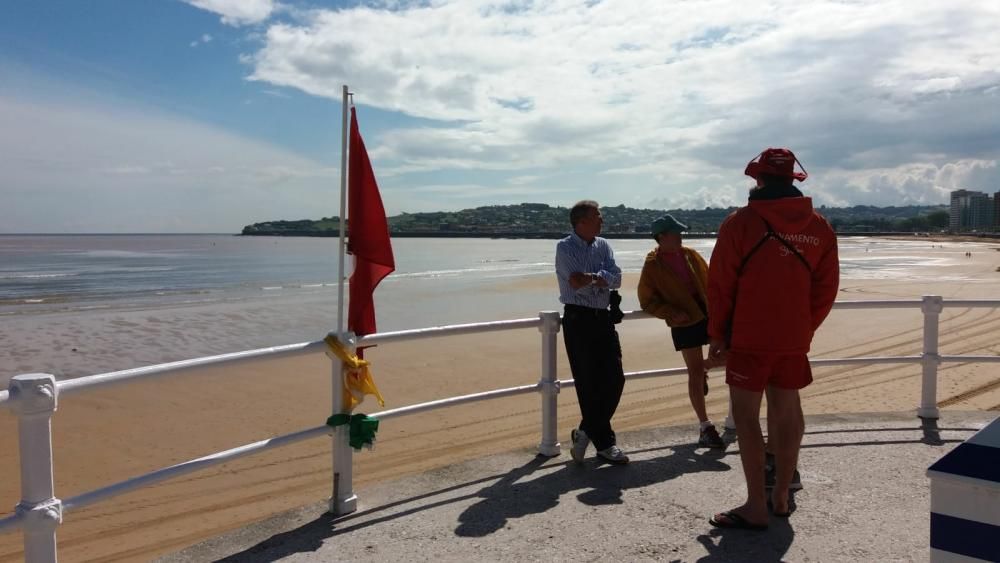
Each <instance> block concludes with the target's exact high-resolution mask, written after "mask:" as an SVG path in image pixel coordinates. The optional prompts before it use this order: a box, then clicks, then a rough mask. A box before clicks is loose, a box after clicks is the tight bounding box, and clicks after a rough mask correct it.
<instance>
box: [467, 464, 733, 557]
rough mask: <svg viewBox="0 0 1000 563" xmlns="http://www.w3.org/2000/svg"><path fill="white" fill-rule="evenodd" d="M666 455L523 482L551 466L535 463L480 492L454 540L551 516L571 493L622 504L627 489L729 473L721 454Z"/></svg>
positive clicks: (573, 467)
mask: <svg viewBox="0 0 1000 563" xmlns="http://www.w3.org/2000/svg"><path fill="white" fill-rule="evenodd" d="M663 449H669V450H671V452H670V454H668V455H665V456H661V457H656V458H653V459H644V460H640V461H633V462H632V463H630V464H628V465H625V466H615V465H609V464H603V463H601V462H599V461H597V460H596V459H589V460H587V462H586V463H585V464H584V466H582V467H581V466H579V465H577V464H575V463H574V462H567V463H565V464H564V465H563V466H562V467H561V468H560V469H558V470H557V471H554V472H550V473H546V474H544V475H542V476H541V477H538V478H536V479H531V480H525V481H522V479H524V478H526V477H528V476H530V475H531V474H532V473H534V472H535V471H537V470H538V469H539V468H540V467H541V466H542V465H543V464H544V463H545V462H546V461H547V459H546V458H544V457H541V456H539V457H536V458H534V459H533V460H531V461H529V462H528V463H526V464H525V465H523V466H521V467H519V468H517V469H514V470H513V471H510V472H509V473H507V474H506V475H504V476H503V477H501V478H500V480H499V481H497V482H495V483H493V484H491V485H489V486H487V487H484V488H483V489H482V490H480V491H479V493H478V496H480V497H482V499H483V500H481V501H479V502H477V503H476V504H474V505H472V506H470V507H469V508H467V509H466V510H465V511H464V512H462V514H460V515H459V517H458V521H459V525H458V527H457V528H456V529H455V535H458V536H464V537H483V536H486V535H489V534H492V533H494V532H496V531H497V530H500V529H502V528H503V527H504V526H505V525H506V524H507V521H508V520H509V519H511V518H519V517H522V516H526V515H528V514H538V513H541V512H545V511H546V510H549V509H550V508H552V507H554V506H556V505H557V504H559V499H560V498H561V497H562V496H563V495H564V494H566V493H570V492H572V491H578V490H579V491H581V492H580V494H578V495H577V499H578V500H579V501H580V502H582V503H584V504H588V505H591V506H596V505H604V504H621V503H622V492H623V491H624V490H626V489H633V488H639V487H645V486H648V485H652V484H654V483H660V482H663V481H669V480H670V479H674V478H676V477H678V476H680V475H683V474H685V473H696V472H701V471H728V470H730V469H731V467H730V466H729V465H728V464H726V463H723V462H722V461H721V458H722V457H723V456H725V452H723V451H719V450H707V451H702V452H699V451H698V448H697V447H696V446H693V445H682V446H674V447H670V448H663ZM647 451H648V450H647Z"/></svg>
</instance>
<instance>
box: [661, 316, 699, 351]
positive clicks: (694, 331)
mask: <svg viewBox="0 0 1000 563" xmlns="http://www.w3.org/2000/svg"><path fill="white" fill-rule="evenodd" d="M670 336H671V337H672V338H673V339H674V350H677V351H678V352H679V351H681V350H684V349H687V348H698V347H700V346H704V345H706V344H708V319H707V318H704V319H702V320H700V321H698V322H697V323H695V324H693V325H691V326H681V327H671V329H670Z"/></svg>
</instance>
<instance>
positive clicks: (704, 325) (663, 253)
mask: <svg viewBox="0 0 1000 563" xmlns="http://www.w3.org/2000/svg"><path fill="white" fill-rule="evenodd" d="M686 230H687V225H685V224H683V223H681V222H680V221H678V220H677V219H674V217H673V216H671V215H669V214H668V215H664V216H663V217H660V218H659V219H657V220H655V221H653V224H652V226H651V228H650V232H651V234H652V235H653V239H654V240H655V241H656V243H657V247H656V248H655V249H653V250H652V251H650V252H649V254H647V255H646V261H645V263H644V264H643V265H642V274H641V275H640V276H639V290H638V292H639V306H640V307H642V310H643V311H646V312H647V313H649V314H651V315H653V316H654V317H657V318H660V319H663V320H665V321H666V322H667V325H668V326H670V336H671V339H672V340H673V342H674V350H677V351H678V352H680V353H681V356H682V357H683V358H684V365H685V366H686V367H687V371H688V398H689V399H690V400H691V406H692V407H693V408H694V412H695V414H696V415H697V416H698V422H699V423H700V424H701V426H700V428H699V435H698V445H701V446H708V447H710V448H725V447H726V443H725V442H723V441H722V437H721V436H719V431H718V430H716V429H715V425H714V424H713V423H712V421H711V420H709V418H708V413H707V412H706V410H705V396H706V395H708V369H709V368H710V367H711V365H710V363H708V362H706V361H705V356H704V350H703V346H705V345H706V344H708V305H707V302H708V297H707V296H706V292H707V290H708V264H706V263H705V259H704V258H702V257H701V255H700V254H698V252H696V251H695V250H694V249H692V248H688V247H686V246H684V245H683V244H682V238H681V233H682V232H684V231H686Z"/></svg>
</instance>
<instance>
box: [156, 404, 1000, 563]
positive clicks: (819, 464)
mask: <svg viewBox="0 0 1000 563" xmlns="http://www.w3.org/2000/svg"><path fill="white" fill-rule="evenodd" d="M997 416H1000V413H997V412H948V411H942V414H941V419H939V420H938V421H937V423H936V424H934V423H933V422H932V423H930V424H927V425H922V424H921V421H920V419H918V418H916V416H915V415H913V414H911V413H905V414H904V413H900V414H852V415H821V416H812V417H807V418H806V435H805V439H804V441H803V449H802V455H801V461H800V465H799V466H800V470H801V471H800V472H801V475H802V482H803V485H804V489H803V490H802V491H799V492H798V493H796V494H795V497H794V500H795V503H796V505H797V510H796V511H795V513H793V514H792V516H791V518H788V519H783V518H777V517H772V518H771V521H770V527H769V529H768V530H767V531H764V532H753V531H744V530H720V529H717V528H713V527H712V526H711V525H709V523H708V518H709V516H711V515H712V514H713V513H714V512H719V511H722V510H724V509H728V508H732V507H735V506H736V505H738V504H740V503H741V502H742V501H743V499H744V495H745V489H744V481H743V475H742V470H741V468H740V460H739V453H738V449H737V445H736V444H730V445H729V447H728V448H727V449H726V450H725V451H713V450H709V449H705V448H696V447H694V445H693V442H695V441H696V433H695V431H694V425H691V426H690V427H684V428H678V427H669V428H655V429H648V430H641V431H635V432H628V433H623V434H622V435H620V436H619V443H620V444H621V445H622V446H623V448H624V449H625V450H626V451H627V452H628V453H629V455H630V457H631V458H632V463H631V464H629V465H628V466H624V467H614V466H610V465H606V464H601V463H599V462H598V461H597V460H596V459H595V458H594V457H593V448H591V449H590V450H589V452H588V454H589V458H588V460H587V462H586V463H585V464H584V465H582V466H578V465H576V464H574V463H573V462H572V461H571V460H570V458H569V455H568V449H567V445H566V444H565V443H564V444H563V454H562V455H561V456H558V457H555V458H543V457H537V456H535V455H534V454H533V452H531V451H528V450H524V451H516V452H508V453H503V454H498V455H493V456H490V457H487V458H482V459H477V460H473V461H470V462H466V463H462V464H458V465H454V466H450V467H446V468H442V469H438V470H435V471H432V472H429V473H425V474H421V475H415V476H411V477H407V478H404V479H400V480H398V481H393V482H388V483H382V484H379V485H375V486H372V487H369V488H365V489H361V490H358V491H356V492H357V494H358V498H359V502H358V511H357V512H356V513H354V514H351V515H347V516H345V517H342V518H339V519H334V518H332V517H330V516H329V515H327V514H325V513H324V512H325V510H326V503H325V502H319V503H316V504H315V505H312V506H308V507H303V508H301V509H299V510H296V511H292V512H288V513H285V514H281V515H278V516H275V517H273V518H270V519H267V520H265V521H262V522H259V523H257V524H255V525H252V526H250V527H247V528H244V529H241V530H237V531H235V532H232V533H230V534H227V535H224V536H221V537H218V538H214V539H212V540H210V541H207V542H204V543H202V544H198V545H195V546H192V547H190V548H188V549H185V550H183V551H181V552H179V553H176V554H173V555H170V556H167V557H165V558H163V559H162V561H213V560H222V561H278V560H280V561H431V560H433V561H456V562H457V561H762V562H766V561H822V562H827V561H880V562H887V561H927V558H928V552H929V551H928V544H929V539H928V538H929V521H930V519H929V518H930V517H929V506H930V493H929V480H928V478H927V477H926V474H925V472H926V469H927V467H928V466H929V465H930V464H931V463H933V462H934V461H936V460H937V459H938V458H940V457H941V456H942V455H944V454H945V453H946V452H948V451H950V450H951V449H952V448H953V447H955V445H957V444H958V443H960V442H962V441H963V440H965V439H966V438H968V437H970V436H971V435H972V434H973V433H975V432H976V431H977V430H978V429H980V428H982V427H983V426H985V425H986V424H987V423H989V422H990V421H991V420H993V419H994V418H996V417H997ZM560 434H568V429H561V432H560ZM561 438H563V439H567V440H568V438H567V437H566V436H561ZM358 455H364V453H361V454H358Z"/></svg>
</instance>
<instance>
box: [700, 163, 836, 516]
mask: <svg viewBox="0 0 1000 563" xmlns="http://www.w3.org/2000/svg"><path fill="white" fill-rule="evenodd" d="M758 157H759V159H758ZM758 157H755V158H754V160H751V161H750V163H749V164H748V165H747V168H746V171H745V173H746V175H747V176H750V177H752V178H754V179H755V180H757V187H756V188H755V189H753V190H752V191H751V192H750V197H749V201H748V204H747V206H746V207H742V208H740V209H738V210H736V211H735V212H733V214H732V215H730V216H729V217H727V218H726V220H725V221H723V223H722V225H721V226H720V227H719V235H718V239H717V241H716V243H715V250H714V251H713V252H712V258H711V263H710V266H709V273H708V303H709V314H708V318H709V326H708V334H709V336H710V339H711V342H710V344H709V357H710V358H712V359H714V360H716V361H720V360H723V359H724V360H725V362H726V383H728V384H729V389H730V394H731V396H732V400H733V418H734V420H735V422H736V433H737V435H738V436H739V443H740V458H741V460H742V462H743V473H744V475H745V476H746V480H747V501H746V503H745V504H743V505H742V506H739V507H737V508H734V509H732V510H729V511H726V512H722V513H719V514H716V515H714V516H713V517H712V518H711V520H710V522H711V523H712V525H714V526H718V527H722V528H748V529H759V530H762V529H765V528H766V527H767V522H768V504H770V505H771V509H772V510H773V512H774V514H775V515H776V516H781V517H787V516H788V515H789V514H791V511H792V507H791V506H790V505H789V495H788V487H789V485H790V483H791V480H792V473H793V472H794V470H795V467H796V465H797V464H798V455H799V447H800V445H801V443H802V434H803V432H804V430H805V422H804V420H803V417H802V405H801V403H800V402H799V389H802V388H803V387H805V386H806V385H809V383H810V382H812V372H811V370H810V368H809V358H807V357H806V354H807V353H808V352H809V346H810V344H811V343H812V338H813V334H814V333H815V332H816V329H817V328H819V325H820V324H821V323H822V322H823V320H824V319H825V318H826V316H827V314H829V312H830V309H831V308H832V307H833V302H834V300H835V299H836V296H837V286H838V284H839V281H840V266H839V262H838V259H837V238H836V235H835V234H834V232H833V229H832V228H831V227H830V224H829V223H828V222H827V221H826V219H824V218H823V217H822V216H821V215H820V214H819V213H817V212H816V211H814V210H813V207H812V200H811V199H810V198H808V197H803V195H802V192H800V191H799V190H798V189H797V188H795V186H794V185H793V183H792V182H793V180H798V181H800V182H801V181H803V180H805V179H806V176H807V173H806V172H805V169H802V172H795V163H796V162H798V160H797V159H796V158H795V155H794V154H793V153H792V151H790V150H788V149H767V150H766V151H764V152H762V153H761V154H760V155H758ZM799 166H800V168H801V164H800V165H799ZM765 391H766V392H767V399H768V407H769V408H768V411H769V415H768V416H770V417H773V418H774V424H773V425H769V426H773V428H774V432H773V434H774V435H773V436H772V435H770V433H769V435H768V440H769V441H770V444H771V447H772V448H773V450H774V454H775V465H776V469H777V471H776V477H775V486H774V489H773V491H772V493H771V498H770V503H769V502H768V498H767V495H766V492H765V488H764V441H763V436H762V434H761V429H760V403H761V397H762V395H763V393H764V392H765Z"/></svg>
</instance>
